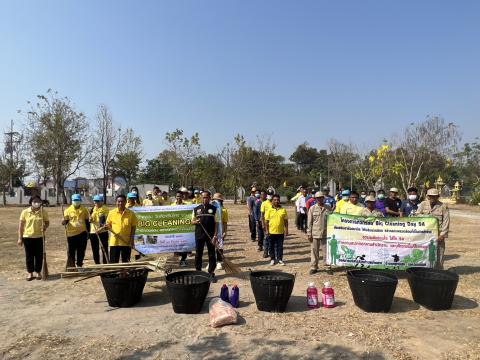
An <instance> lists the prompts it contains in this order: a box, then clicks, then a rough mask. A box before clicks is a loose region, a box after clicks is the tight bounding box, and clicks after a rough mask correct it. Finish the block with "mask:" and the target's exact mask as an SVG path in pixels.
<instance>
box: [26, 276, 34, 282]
mask: <svg viewBox="0 0 480 360" xmlns="http://www.w3.org/2000/svg"><path fill="white" fill-rule="evenodd" d="M25 280H27V281H32V280H33V275H29V276H27V278H26V279H25Z"/></svg>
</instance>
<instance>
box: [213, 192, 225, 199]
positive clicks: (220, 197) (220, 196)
mask: <svg viewBox="0 0 480 360" xmlns="http://www.w3.org/2000/svg"><path fill="white" fill-rule="evenodd" d="M212 199H213V200H221V201H223V195H222V194H220V193H215V194H213V198H212Z"/></svg>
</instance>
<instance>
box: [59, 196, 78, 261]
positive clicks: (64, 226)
mask: <svg viewBox="0 0 480 360" xmlns="http://www.w3.org/2000/svg"><path fill="white" fill-rule="evenodd" d="M62 216H63V219H64V220H65V212H64V211H63V204H62ZM63 228H64V229H65V239H66V241H67V264H66V265H65V270H67V269H68V268H73V267H75V260H74V259H72V258H71V257H70V251H69V250H70V247H69V245H68V234H67V225H63Z"/></svg>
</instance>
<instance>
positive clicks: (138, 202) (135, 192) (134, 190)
mask: <svg viewBox="0 0 480 360" xmlns="http://www.w3.org/2000/svg"><path fill="white" fill-rule="evenodd" d="M130 194H133V195H135V197H134V199H135V206H142V199H141V198H140V194H139V192H138V188H137V187H136V186H132V188H131V189H130Z"/></svg>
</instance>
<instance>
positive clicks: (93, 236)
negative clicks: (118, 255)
mask: <svg viewBox="0 0 480 360" xmlns="http://www.w3.org/2000/svg"><path fill="white" fill-rule="evenodd" d="M93 203H94V204H95V205H94V207H93V209H92V211H91V214H90V246H91V247H92V253H93V261H94V262H95V264H100V244H99V242H98V240H100V241H101V242H102V245H103V249H104V250H105V254H103V263H104V264H106V263H107V262H108V261H107V259H108V231H107V229H104V228H103V226H104V225H105V222H106V221H107V216H108V212H109V210H108V207H107V205H105V204H104V202H103V195H95V196H94V197H93ZM102 228H103V229H102ZM102 252H103V251H102Z"/></svg>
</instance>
